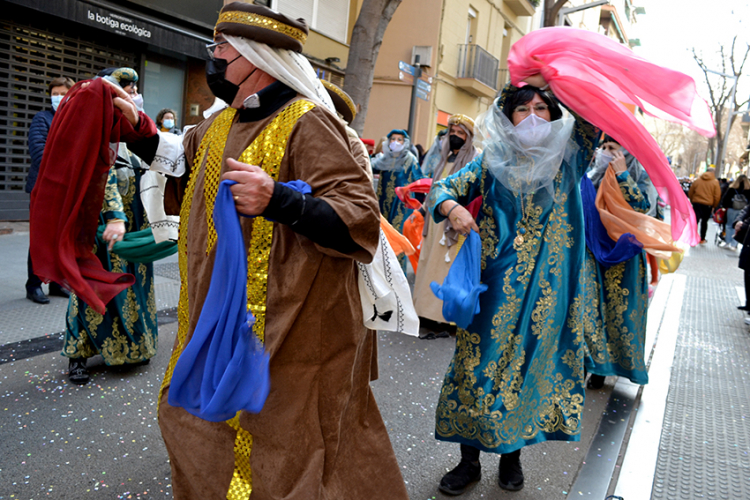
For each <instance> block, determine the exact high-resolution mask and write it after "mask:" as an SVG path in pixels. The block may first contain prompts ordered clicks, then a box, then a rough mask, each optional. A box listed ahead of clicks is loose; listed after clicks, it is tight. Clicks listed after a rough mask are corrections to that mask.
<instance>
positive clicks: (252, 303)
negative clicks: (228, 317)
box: [159, 100, 315, 500]
mask: <svg viewBox="0 0 750 500" xmlns="http://www.w3.org/2000/svg"><path fill="white" fill-rule="evenodd" d="M314 107H315V105H314V104H313V103H311V102H309V101H305V100H299V101H295V102H294V103H292V104H291V105H289V106H287V107H286V108H285V109H284V110H283V111H281V112H280V113H279V114H278V116H277V117H276V118H274V120H273V121H272V122H271V123H270V124H269V125H268V126H266V128H265V129H263V131H262V132H261V133H260V134H259V135H258V137H256V138H255V140H254V141H253V143H252V144H251V145H250V146H249V147H248V148H247V149H246V150H245V151H244V152H243V153H242V155H241V156H240V160H239V161H241V162H244V163H252V164H256V165H261V166H262V168H263V169H264V171H265V172H266V173H267V174H268V175H269V176H270V177H271V178H272V179H274V180H277V179H278V176H279V167H280V165H281V161H282V159H283V157H284V152H285V151H286V142H287V140H288V138H289V135H290V134H291V132H292V129H293V128H294V125H295V124H296V123H297V120H299V118H300V117H301V116H302V115H304V114H305V113H307V112H308V111H310V110H311V109H313V108H314ZM226 111H227V110H225V112H224V113H222V114H221V115H219V116H218V117H217V118H216V119H215V120H214V123H212V124H211V127H209V130H208V131H207V132H206V135H205V136H204V138H203V140H202V141H201V144H200V146H199V148H198V151H197V153H196V159H195V161H194V170H193V172H192V173H191V176H190V179H189V181H188V186H187V189H186V193H185V199H184V201H183V204H182V207H181V209H180V235H179V238H178V252H179V256H180V279H181V287H180V300H179V306H178V313H177V314H178V321H179V326H178V345H177V347H176V348H175V350H174V351H173V353H172V357H171V359H170V362H169V366H168V367H167V372H166V374H165V376H164V382H163V383H162V388H161V392H163V391H164V387H165V386H166V385H167V384H168V383H169V381H170V380H171V378H172V375H173V373H174V366H175V364H176V363H177V360H178V359H179V356H180V354H181V353H182V350H183V349H184V345H185V339H186V337H187V330H188V324H189V303H188V297H187V227H188V219H189V216H190V208H191V206H192V199H193V196H194V194H195V183H196V179H197V172H198V171H199V170H200V165H201V164H202V163H203V158H204V156H205V155H206V151H208V155H209V160H208V161H207V162H206V163H207V165H206V173H205V176H204V183H205V185H206V189H207V190H208V186H209V184H214V183H215V185H216V186H217V187H216V190H215V192H214V193H213V196H212V199H211V206H213V202H214V201H215V199H216V193H218V184H219V177H220V175H219V174H220V171H221V169H220V163H219V168H218V169H212V170H209V165H208V163H209V162H210V161H211V159H210V156H211V154H212V153H211V151H212V150H216V149H218V148H215V147H212V146H217V145H219V144H220V146H221V150H220V151H221V153H220V154H218V159H219V162H220V161H221V157H222V156H223V146H224V144H225V143H226V138H227V136H228V135H229V128H230V127H231V124H232V118H233V117H234V110H232V111H231V113H227V112H226ZM217 122H218V123H217ZM216 141H220V143H217V142H216ZM214 156H216V154H215V153H214ZM209 176H213V177H209ZM206 196H208V194H206ZM208 206H209V200H208V198H207V199H206V208H207V210H208ZM212 213H213V211H212ZM211 227H213V223H212V226H211ZM272 241H273V223H272V222H270V221H268V220H267V219H265V218H263V217H256V218H255V219H254V220H253V228H252V235H251V240H250V248H249V250H248V286H247V294H248V310H250V311H251V312H252V313H253V315H254V316H255V325H254V326H253V331H254V333H255V334H256V335H257V336H258V338H259V339H260V340H261V341H264V340H265V319H266V294H267V289H268V260H269V257H270V253H271V243H272ZM214 242H215V229H214ZM212 246H213V245H211V246H210V247H209V248H211V247H212ZM161 397H162V396H161V393H160V395H159V400H160V401H161ZM227 424H228V425H230V426H232V427H233V428H234V429H235V430H237V435H236V438H235V447H234V452H235V469H234V474H233V477H232V481H231V483H230V485H229V490H228V492H227V498H228V499H230V500H233V499H240V498H242V499H246V498H247V497H248V495H249V494H250V493H251V492H252V474H251V469H250V453H251V451H252V435H251V434H250V433H249V432H247V431H246V430H244V429H242V428H241V427H240V425H239V414H238V415H236V416H235V417H234V418H233V419H231V420H228V421H227Z"/></svg>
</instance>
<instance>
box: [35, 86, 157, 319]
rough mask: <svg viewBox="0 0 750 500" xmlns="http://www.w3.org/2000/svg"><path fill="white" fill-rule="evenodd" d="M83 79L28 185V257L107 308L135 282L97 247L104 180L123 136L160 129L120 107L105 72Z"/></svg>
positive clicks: (49, 277)
mask: <svg viewBox="0 0 750 500" xmlns="http://www.w3.org/2000/svg"><path fill="white" fill-rule="evenodd" d="M88 82H89V83H90V84H89V85H88V86H86V87H85V88H84V87H83V86H82V85H83V84H84V83H86V82H79V83H78V84H77V85H75V86H74V87H73V88H72V89H70V91H69V92H68V94H67V95H66V98H65V100H64V101H63V103H62V104H61V105H60V109H59V110H58V111H57V113H56V114H55V119H54V120H53V122H52V127H51V129H50V131H49V135H48V136H47V144H46V146H45V148H44V156H43V157H42V163H41V165H40V167H39V177H38V178H37V182H36V185H35V186H34V190H33V192H32V193H31V218H30V222H31V224H30V226H31V244H30V247H31V259H32V261H33V262H34V272H35V273H36V274H37V276H39V278H41V279H42V280H43V281H45V282H50V281H54V282H56V283H60V284H61V285H63V286H65V287H66V288H69V289H71V290H72V291H73V292H75V294H76V295H77V296H78V297H79V298H80V299H81V300H83V301H84V302H86V303H87V304H88V305H89V306H91V307H92V308H93V309H94V310H96V311H97V312H99V313H100V314H104V312H105V305H106V304H107V302H109V301H110V300H112V298H113V297H114V296H115V295H117V294H118V293H120V292H121V291H122V290H124V289H126V288H127V287H129V286H131V285H132V284H133V283H134V282H135V278H134V276H133V275H132V274H122V273H111V272H109V271H106V270H104V267H103V266H102V263H101V262H100V261H99V259H97V257H96V255H95V254H94V253H93V248H94V240H95V235H96V229H97V226H98V224H99V214H100V212H101V210H102V204H103V202H104V187H105V184H106V182H107V175H108V173H109V169H110V167H111V166H112V165H113V164H114V162H115V158H116V155H117V144H118V143H119V142H131V141H135V140H138V139H141V138H145V137H151V136H153V135H154V134H156V126H155V125H154V123H153V122H152V121H151V119H150V118H148V117H147V116H146V115H145V114H144V113H140V122H139V124H138V127H137V128H134V127H133V126H132V125H131V124H130V122H129V121H128V120H127V119H126V118H125V117H124V116H123V115H122V113H121V112H120V111H119V110H117V109H115V107H114V104H113V98H114V97H116V94H115V91H114V89H112V88H111V87H110V86H109V85H108V84H107V83H105V82H104V81H103V80H101V79H97V80H93V81H91V80H89V81H88Z"/></svg>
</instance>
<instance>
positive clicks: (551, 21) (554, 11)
mask: <svg viewBox="0 0 750 500" xmlns="http://www.w3.org/2000/svg"><path fill="white" fill-rule="evenodd" d="M566 3H568V0H544V27H545V28H547V27H550V26H556V25H557V15H558V14H560V9H562V8H563V5H565V4H566Z"/></svg>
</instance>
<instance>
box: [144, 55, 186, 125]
mask: <svg viewBox="0 0 750 500" xmlns="http://www.w3.org/2000/svg"><path fill="white" fill-rule="evenodd" d="M144 66H145V67H144V75H143V87H142V90H143V109H144V111H145V112H146V114H147V115H148V116H150V117H151V118H152V119H154V120H155V119H156V114H157V113H158V112H159V111H160V110H162V109H164V108H169V109H172V110H174V111H175V112H176V113H177V116H176V117H175V118H176V120H175V123H176V124H177V126H178V127H180V128H182V127H183V126H184V125H185V117H184V116H182V114H183V108H184V106H183V97H184V93H185V66H184V64H180V62H179V61H174V60H168V59H167V58H160V57H157V55H147V56H146V61H145V63H144Z"/></svg>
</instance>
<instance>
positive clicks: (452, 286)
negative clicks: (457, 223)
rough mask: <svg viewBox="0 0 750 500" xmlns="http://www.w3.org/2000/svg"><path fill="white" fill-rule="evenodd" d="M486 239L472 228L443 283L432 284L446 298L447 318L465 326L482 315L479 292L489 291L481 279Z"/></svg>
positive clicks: (440, 297) (444, 299) (445, 311)
mask: <svg viewBox="0 0 750 500" xmlns="http://www.w3.org/2000/svg"><path fill="white" fill-rule="evenodd" d="M481 258H482V240H481V238H480V237H479V234H478V233H477V232H475V231H471V233H469V236H468V237H467V238H466V241H464V243H463V245H462V246H461V249H460V250H459V251H458V255H456V258H455V259H453V263H452V264H451V267H450V269H449V270H448V275H447V276H446V277H445V280H443V284H442V286H441V285H440V284H438V282H437V281H433V282H432V283H430V288H431V289H432V293H434V294H435V296H436V297H437V298H438V299H440V300H442V301H443V317H444V318H445V319H446V320H447V321H450V322H452V323H455V324H457V325H458V326H459V327H461V328H467V327H468V326H469V325H470V324H471V322H472V320H473V319H474V315H475V314H479V294H480V293H482V292H484V291H485V290H487V285H482V284H481V283H480V282H479V280H480V276H481V273H482V261H481Z"/></svg>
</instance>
